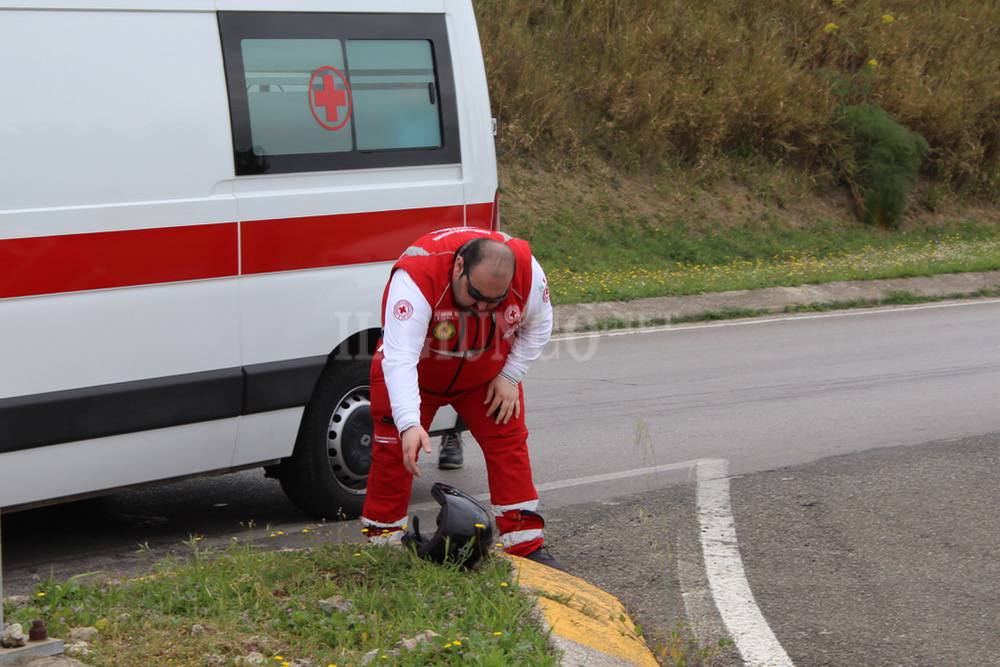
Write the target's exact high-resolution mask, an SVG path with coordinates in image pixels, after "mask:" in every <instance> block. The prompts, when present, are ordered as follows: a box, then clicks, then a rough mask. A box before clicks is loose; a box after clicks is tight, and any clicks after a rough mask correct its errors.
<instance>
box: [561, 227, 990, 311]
mask: <svg viewBox="0 0 1000 667" xmlns="http://www.w3.org/2000/svg"><path fill="white" fill-rule="evenodd" d="M762 240H763V241H764V245H769V240H768V239H766V238H765V239H762ZM750 243H751V244H752V243H753V241H751V242H750ZM626 252H627V251H626ZM623 254H624V253H623ZM573 257H574V256H573V255H567V259H568V260H569V261H572V259H573ZM621 262H622V264H624V265H625V266H620V267H618V268H610V267H608V268H602V269H591V270H581V269H577V268H574V267H569V266H566V265H565V263H564V262H558V261H555V262H551V263H550V266H551V268H548V269H547V270H546V273H547V275H548V277H549V283H550V289H551V291H552V298H553V300H554V301H555V302H556V303H583V302H593V301H631V300H633V299H638V298H644V297H655V296H670V295H682V294H699V293H703V292H722V291H728V290H745V289H759V288H764V287H781V286H793V285H803V284H809V283H813V284H815V283H827V282H834V281H842V280H873V279H888V278H909V277H914V276H931V275H936V274H942V273H963V272H968V271H994V270H997V269H1000V233H998V234H997V236H996V237H995V238H988V239H984V240H978V239H975V238H972V239H970V238H965V237H963V236H962V235H952V236H948V237H945V238H943V239H931V240H925V239H923V238H920V235H913V236H912V237H910V238H903V239H893V240H892V241H888V242H886V241H882V242H876V243H873V244H870V245H867V246H864V247H862V248H860V249H858V250H853V251H846V252H841V253H838V254H829V255H827V254H823V253H820V252H816V253H810V252H804V251H802V250H799V254H794V253H780V254H778V255H776V256H773V257H771V258H764V257H754V258H747V257H736V258H731V259H730V261H728V262H720V263H687V262H683V263H673V262H670V261H669V260H666V259H665V258H660V259H657V260H646V259H643V260H638V259H631V260H630V259H627V258H625V257H622V258H621ZM560 264H562V265H560Z"/></svg>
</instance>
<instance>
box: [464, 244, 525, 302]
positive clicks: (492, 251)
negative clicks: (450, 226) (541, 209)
mask: <svg viewBox="0 0 1000 667" xmlns="http://www.w3.org/2000/svg"><path fill="white" fill-rule="evenodd" d="M516 268H517V260H516V259H515V257H514V251H513V250H511V249H510V248H509V247H508V246H507V245H505V244H503V243H501V242H499V241H494V240H493V239H483V238H479V239H473V240H472V241H469V242H468V243H466V244H465V245H463V246H462V247H461V248H459V249H458V252H457V257H456V259H455V270H454V273H453V275H452V287H453V288H454V289H455V294H456V295H458V302H459V305H461V306H463V307H470V306H471V305H472V303H473V302H472V299H471V298H470V297H469V296H468V290H467V289H466V290H461V289H460V287H461V285H460V281H462V280H467V281H469V283H470V284H472V283H474V284H475V290H476V291H478V292H479V293H480V294H484V295H488V296H489V297H490V298H492V297H494V296H502V295H504V294H505V293H506V291H507V290H508V289H509V288H510V283H511V281H512V280H513V279H514V271H515V269H516ZM494 305H495V304H494Z"/></svg>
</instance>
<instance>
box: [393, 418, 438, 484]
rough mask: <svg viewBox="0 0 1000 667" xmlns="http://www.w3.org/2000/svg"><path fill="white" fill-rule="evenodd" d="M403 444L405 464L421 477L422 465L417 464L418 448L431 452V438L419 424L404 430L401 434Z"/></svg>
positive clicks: (409, 469) (410, 470)
mask: <svg viewBox="0 0 1000 667" xmlns="http://www.w3.org/2000/svg"><path fill="white" fill-rule="evenodd" d="M399 438H400V441H401V442H402V444H403V466H404V467H405V468H406V469H407V470H408V471H409V472H410V474H411V475H413V476H414V477H420V466H418V465H417V453H418V450H420V449H423V450H424V451H425V452H427V453H428V454H430V453H431V438H430V436H429V435H427V431H425V430H424V427H423V426H420V425H419V424H418V425H416V426H411V427H410V428H408V429H406V430H405V431H403V432H402V433H401V434H400V436H399Z"/></svg>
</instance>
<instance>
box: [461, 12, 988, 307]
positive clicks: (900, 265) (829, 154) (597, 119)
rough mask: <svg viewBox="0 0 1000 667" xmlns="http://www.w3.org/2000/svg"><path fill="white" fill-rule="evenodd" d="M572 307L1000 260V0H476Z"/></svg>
mask: <svg viewBox="0 0 1000 667" xmlns="http://www.w3.org/2000/svg"><path fill="white" fill-rule="evenodd" d="M476 10H477V14H478V16H479V21H480V31H481V35H482V40H483V44H484V52H485V54H486V58H487V73H488V75H489V80H490V87H491V98H492V101H493V107H494V112H495V113H496V114H497V116H498V118H499V122H500V131H499V135H498V151H499V155H500V163H501V188H502V195H501V220H502V224H503V226H504V228H505V229H507V230H508V231H510V232H511V233H514V234H518V235H522V236H524V237H526V238H528V239H529V240H530V241H531V242H532V244H533V247H534V249H535V251H536V254H537V255H538V256H539V258H540V259H541V260H542V261H543V263H544V265H545V266H546V268H547V271H548V273H549V276H550V282H551V284H552V292H553V298H554V299H555V300H556V302H557V303H571V302H580V301H597V300H608V299H632V298H638V297H643V296H656V295H663V294H685V293H695V292H704V291H716V290H729V289H744V288H753V287H766V286H774V285H793V284H801V283H805V282H827V281H832V280H844V279H865V278H892V277H905V276H914V275H930V274H934V273H946V272H955V271H973V270H992V269H997V268H1000V245H998V244H1000V224H998V223H1000V207H998V204H1000V69H998V68H997V67H996V62H998V61H1000V39H997V36H996V26H997V25H1000V5H997V4H996V3H982V2H976V1H974V0H959V1H958V2H954V3H948V4H947V5H941V4H940V3H924V4H913V3H900V2H888V3H878V2H874V1H870V0H822V1H819V0H812V1H810V2H793V1H792V0H781V1H779V2H763V1H758V0H754V1H752V2H745V3H736V4H734V3H730V2H722V1H721V0H707V1H706V2H701V3H687V2H682V1H681V0H667V1H665V2H658V1H657V2H654V1H653V0H635V1H633V2H622V1H621V0H594V1H593V2H587V3H570V2H545V3H543V2H540V1H539V0H531V1H529V2H519V3H515V2H512V1H511V0H477V2H476Z"/></svg>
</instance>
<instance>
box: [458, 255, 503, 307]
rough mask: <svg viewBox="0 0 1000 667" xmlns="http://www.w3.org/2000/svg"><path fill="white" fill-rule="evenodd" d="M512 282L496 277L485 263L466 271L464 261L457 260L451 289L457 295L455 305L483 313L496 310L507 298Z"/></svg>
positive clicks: (461, 259) (459, 258)
mask: <svg viewBox="0 0 1000 667" xmlns="http://www.w3.org/2000/svg"><path fill="white" fill-rule="evenodd" d="M510 282H511V281H510V280H509V279H504V278H499V277H497V276H496V275H494V274H493V273H492V272H490V271H489V270H488V269H487V268H486V267H485V266H484V264H483V263H480V264H477V265H476V266H474V267H472V269H471V270H470V271H466V270H465V261H464V259H463V258H461V257H458V258H456V259H455V268H454V269H453V271H452V275H451V289H452V292H453V293H454V295H455V303H456V304H458V306H459V307H461V308H467V309H469V310H475V311H478V312H481V313H482V312H487V311H490V310H493V309H495V308H496V307H497V306H499V305H500V303H501V302H503V300H504V299H506V298H507V291H508V290H509V289H510Z"/></svg>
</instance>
